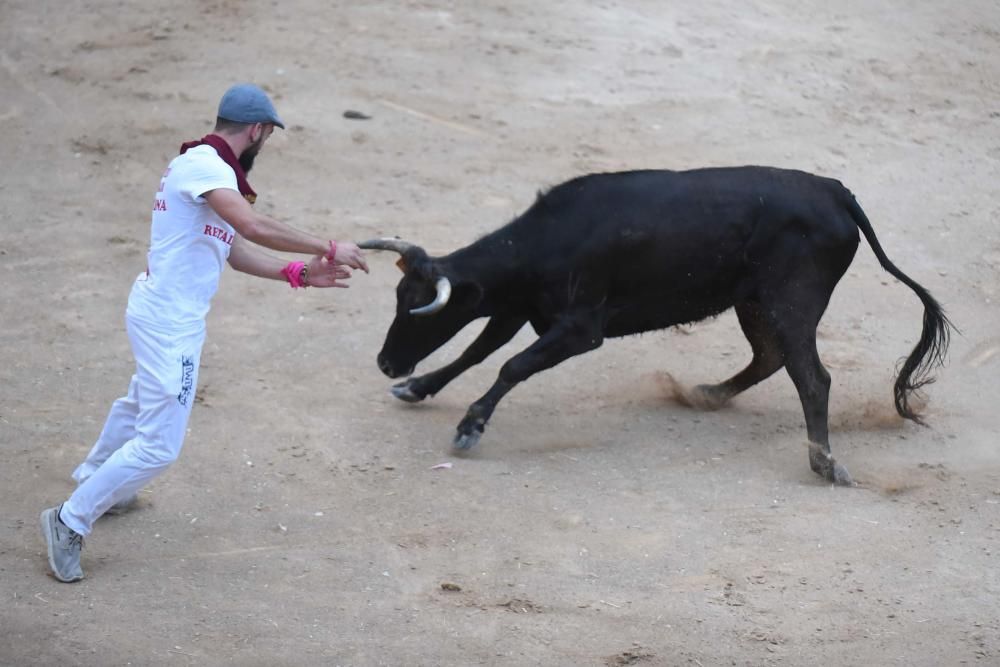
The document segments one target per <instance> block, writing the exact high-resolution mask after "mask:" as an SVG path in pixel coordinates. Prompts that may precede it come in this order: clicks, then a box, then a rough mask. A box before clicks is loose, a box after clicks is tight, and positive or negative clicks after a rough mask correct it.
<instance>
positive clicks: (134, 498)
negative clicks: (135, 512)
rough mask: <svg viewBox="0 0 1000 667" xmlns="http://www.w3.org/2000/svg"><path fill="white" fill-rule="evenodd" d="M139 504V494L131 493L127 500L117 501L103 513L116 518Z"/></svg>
mask: <svg viewBox="0 0 1000 667" xmlns="http://www.w3.org/2000/svg"><path fill="white" fill-rule="evenodd" d="M138 504H139V494H137V493H133V494H132V495H131V496H129V497H128V498H125V499H124V500H119V501H118V502H117V503H115V504H114V505H112V506H111V507H109V508H108V509H107V510H106V511H105V512H104V513H105V514H110V515H111V516H118V515H120V514H125V512H128V511H129V510H132V509H134V508H135V506H136V505H138Z"/></svg>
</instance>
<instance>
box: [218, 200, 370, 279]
mask: <svg viewBox="0 0 1000 667" xmlns="http://www.w3.org/2000/svg"><path fill="white" fill-rule="evenodd" d="M204 197H205V200H206V201H207V202H208V205H209V206H211V207H212V210H213V211H215V212H216V213H217V214H218V215H219V217H220V218H222V219H223V220H225V221H226V222H228V223H229V224H230V225H232V226H233V229H235V230H236V233H237V234H238V235H239V236H242V237H243V238H245V239H246V240H248V241H252V242H253V243H256V244H257V245H262V246H264V247H265V248H269V249H271V250H278V251H281V252H298V253H305V254H309V255H325V254H327V253H328V252H329V251H330V242H329V241H327V240H325V239H322V238H320V237H318V236H315V235H313V234H310V233H308V232H303V231H300V230H298V229H296V228H294V227H292V226H291V225H286V224H285V223H283V222H279V221H277V220H275V219H274V218H270V217H268V216H266V215H263V214H261V213H257V212H256V211H254V210H253V208H252V207H251V206H250V204H249V203H248V202H247V200H246V199H244V198H243V195H241V194H240V193H239V192H237V191H236V190H230V189H228V188H216V189H215V190H210V191H208V192H206V193H204ZM234 245H235V244H234ZM234 249H235V248H234ZM333 262H334V263H335V264H343V265H346V266H349V267H351V268H353V269H361V270H362V271H364V272H365V273H367V272H368V264H367V263H366V262H365V258H364V255H363V254H362V253H361V250H360V249H359V248H358V246H357V245H355V244H354V243H349V242H346V241H345V242H341V243H337V251H336V255H335V257H334V258H333ZM230 264H232V261H230ZM233 268H236V266H235V265H233ZM237 270H241V269H237ZM247 273H251V272H249V271H248V272H247ZM255 275H257V274H255Z"/></svg>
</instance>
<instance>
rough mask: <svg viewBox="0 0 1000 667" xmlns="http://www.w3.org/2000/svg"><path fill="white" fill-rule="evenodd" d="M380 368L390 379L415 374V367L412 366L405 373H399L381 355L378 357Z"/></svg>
mask: <svg viewBox="0 0 1000 667" xmlns="http://www.w3.org/2000/svg"><path fill="white" fill-rule="evenodd" d="M378 367H379V370H380V371H382V372H383V373H385V374H386V375H387V376H388V377H390V378H398V377H403V376H404V375H411V374H412V373H413V369H414V367H413V366H410V367H409V368H407V369H406V370H405V371H399V370H397V369H396V368H395V367H393V365H392V364H391V363H389V361H387V360H386V358H385V357H383V356H382V355H379V357H378Z"/></svg>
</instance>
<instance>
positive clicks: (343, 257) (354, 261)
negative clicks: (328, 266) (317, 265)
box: [309, 241, 368, 273]
mask: <svg viewBox="0 0 1000 667" xmlns="http://www.w3.org/2000/svg"><path fill="white" fill-rule="evenodd" d="M333 263H334V264H343V265H346V266H349V267H351V268H352V269H361V270H362V271H364V272H365V273H368V263H367V262H365V256H364V254H363V253H362V252H361V248H359V247H358V246H357V245H355V244H353V243H351V242H349V241H344V242H342V243H341V242H339V241H338V242H337V254H336V255H335V256H334V258H333ZM309 271H312V267H309Z"/></svg>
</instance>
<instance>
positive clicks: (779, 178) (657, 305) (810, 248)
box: [522, 167, 858, 336]
mask: <svg viewBox="0 0 1000 667" xmlns="http://www.w3.org/2000/svg"><path fill="white" fill-rule="evenodd" d="M844 192H846V190H844V188H843V186H841V185H840V184H839V183H838V182H836V181H833V180H830V179H824V178H820V177H818V176H814V175H811V174H807V173H804V172H798V171H789V170H781V169H772V168H767V167H735V168H719V169H702V170H695V171H686V172H672V171H655V170H650V171H636V172H620V173H611V174H593V175H589V176H584V177H581V178H578V179H574V180H572V181H568V182H566V183H564V184H562V185H560V186H557V187H556V188H553V189H552V190H550V191H549V192H547V193H546V194H544V195H542V196H541V197H540V198H539V200H538V201H537V202H536V203H535V205H534V206H533V207H532V208H531V209H530V210H529V211H528V212H527V213H526V214H525V215H524V216H522V221H523V223H524V224H525V225H526V226H527V225H530V227H531V233H532V236H534V237H536V242H538V241H539V240H540V243H538V245H537V246H536V247H538V248H543V249H545V252H546V257H544V258H541V257H540V258H538V261H539V262H540V263H541V264H542V265H543V266H545V267H546V269H545V273H546V274H547V275H546V276H545V280H546V282H547V284H548V285H550V286H556V287H557V286H559V285H560V284H562V283H563V281H567V280H571V279H572V275H573V273H574V272H575V273H576V274H577V276H578V277H580V276H582V277H583V279H584V280H586V281H589V282H588V286H589V288H590V293H591V294H592V295H593V296H594V298H595V299H596V298H600V299H603V300H604V304H605V308H606V313H607V326H606V332H605V333H606V335H608V336H621V335H628V334H632V333H638V332H642V331H649V330H653V329H660V328H665V327H668V326H672V325H675V324H680V323H684V322H691V321H696V320H700V319H703V318H705V317H709V316H711V315H715V314H718V313H720V312H722V311H724V310H726V309H728V308H730V307H732V306H733V305H734V304H736V303H738V302H740V301H742V300H746V299H752V298H754V294H755V292H756V290H757V289H758V288H759V285H760V281H761V280H762V279H763V278H765V277H766V276H767V275H771V274H773V272H775V271H779V270H781V269H782V267H781V266H780V265H779V264H780V262H781V258H780V257H774V256H772V255H774V254H775V253H776V252H777V251H778V249H779V248H781V247H782V246H787V245H788V244H789V243H791V244H793V245H794V249H795V252H797V253H800V254H802V253H805V254H810V253H820V252H822V251H823V250H824V249H826V250H829V248H830V247H838V246H841V245H846V246H850V245H851V244H852V243H853V247H856V246H857V239H858V234H857V228H856V226H855V225H854V224H853V223H852V222H850V220H849V218H848V217H847V216H845V215H844V214H843V207H842V206H841V204H840V198H841V197H842V196H843V193H844ZM539 236H540V237H541V238H540V239H539V238H538V237H539ZM852 239H853V241H852ZM851 253H852V254H853V250H851ZM796 259H797V258H789V261H796ZM786 264H787V262H786ZM769 272H770V273H769ZM567 298H569V296H567Z"/></svg>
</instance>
